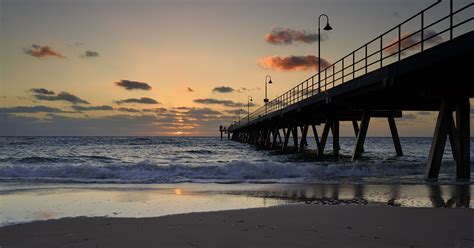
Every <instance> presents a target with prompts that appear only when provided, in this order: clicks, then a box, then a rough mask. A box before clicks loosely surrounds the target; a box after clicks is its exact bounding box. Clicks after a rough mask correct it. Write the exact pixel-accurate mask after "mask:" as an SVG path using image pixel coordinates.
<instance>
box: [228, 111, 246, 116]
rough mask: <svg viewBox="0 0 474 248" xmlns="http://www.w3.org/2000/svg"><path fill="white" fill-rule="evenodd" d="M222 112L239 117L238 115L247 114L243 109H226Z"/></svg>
mask: <svg viewBox="0 0 474 248" xmlns="http://www.w3.org/2000/svg"><path fill="white" fill-rule="evenodd" d="M224 112H226V113H228V114H231V115H233V116H234V115H239V114H242V115H243V114H245V115H246V114H247V110H245V109H228V110H224Z"/></svg>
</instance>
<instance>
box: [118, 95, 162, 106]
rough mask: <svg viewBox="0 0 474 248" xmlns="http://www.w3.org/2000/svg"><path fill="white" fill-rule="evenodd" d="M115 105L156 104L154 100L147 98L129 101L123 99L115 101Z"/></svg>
mask: <svg viewBox="0 0 474 248" xmlns="http://www.w3.org/2000/svg"><path fill="white" fill-rule="evenodd" d="M115 103H117V104H124V103H139V104H158V103H159V102H157V101H156V100H154V99H151V98H148V97H141V98H139V99H138V98H129V99H124V100H119V101H116V102H115Z"/></svg>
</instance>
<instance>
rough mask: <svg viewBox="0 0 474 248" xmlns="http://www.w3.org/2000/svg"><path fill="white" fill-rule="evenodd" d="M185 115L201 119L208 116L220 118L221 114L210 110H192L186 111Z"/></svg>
mask: <svg viewBox="0 0 474 248" xmlns="http://www.w3.org/2000/svg"><path fill="white" fill-rule="evenodd" d="M185 115H186V116H188V117H194V118H202V117H209V116H220V115H222V113H221V112H219V111H216V110H212V109H210V108H192V109H190V110H188V111H187V112H186V113H185Z"/></svg>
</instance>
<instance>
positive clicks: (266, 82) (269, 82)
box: [263, 75, 273, 115]
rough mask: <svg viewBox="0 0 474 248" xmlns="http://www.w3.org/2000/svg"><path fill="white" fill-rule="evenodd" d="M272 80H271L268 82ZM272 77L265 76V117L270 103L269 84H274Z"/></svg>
mask: <svg viewBox="0 0 474 248" xmlns="http://www.w3.org/2000/svg"><path fill="white" fill-rule="evenodd" d="M267 79H270V80H267ZM272 83H273V82H272V77H271V76H270V75H266V76H265V99H263V102H264V103H265V115H267V103H268V97H267V84H272Z"/></svg>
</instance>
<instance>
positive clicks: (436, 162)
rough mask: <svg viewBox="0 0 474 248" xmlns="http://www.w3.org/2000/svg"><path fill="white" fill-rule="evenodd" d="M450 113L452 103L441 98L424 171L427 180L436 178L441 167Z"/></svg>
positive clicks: (451, 111) (451, 112)
mask: <svg viewBox="0 0 474 248" xmlns="http://www.w3.org/2000/svg"><path fill="white" fill-rule="evenodd" d="M452 114H453V104H452V103H451V102H449V101H446V100H443V102H442V103H441V107H440V110H439V113H438V120H437V121H436V127H435V132H434V136H433V141H432V143H431V149H430V155H429V157H428V165H427V167H426V171H425V178H426V179H428V180H436V179H438V174H439V168H440V167H441V160H442V159H443V153H444V147H445V145H446V138H447V135H448V127H449V122H450V116H451V118H452ZM455 149H456V148H455Z"/></svg>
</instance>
